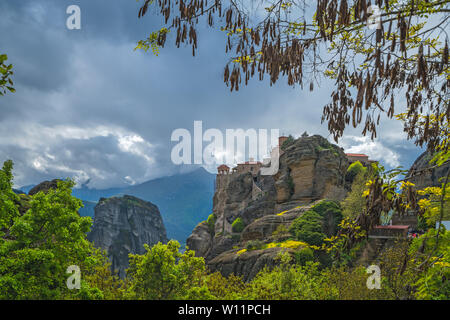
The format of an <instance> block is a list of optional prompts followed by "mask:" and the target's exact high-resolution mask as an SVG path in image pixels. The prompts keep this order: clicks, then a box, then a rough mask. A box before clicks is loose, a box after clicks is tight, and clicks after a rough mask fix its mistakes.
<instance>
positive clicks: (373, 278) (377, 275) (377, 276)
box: [366, 264, 381, 290]
mask: <svg viewBox="0 0 450 320" xmlns="http://www.w3.org/2000/svg"><path fill="white" fill-rule="evenodd" d="M366 273H368V274H370V276H369V277H368V278H367V281H366V285H367V288H368V289H369V290H373V289H381V269H380V267H379V266H377V265H375V264H372V265H370V266H368V267H367V269H366Z"/></svg>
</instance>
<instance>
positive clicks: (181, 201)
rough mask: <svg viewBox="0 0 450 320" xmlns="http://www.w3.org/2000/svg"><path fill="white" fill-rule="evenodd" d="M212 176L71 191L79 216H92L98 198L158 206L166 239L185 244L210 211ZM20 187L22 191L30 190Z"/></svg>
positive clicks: (198, 173) (189, 175) (199, 172)
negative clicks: (128, 198) (80, 205)
mask: <svg viewBox="0 0 450 320" xmlns="http://www.w3.org/2000/svg"><path fill="white" fill-rule="evenodd" d="M214 181H215V175H213V174H210V173H208V172H207V171H206V170H205V169H203V168H199V169H197V170H195V171H192V172H189V173H185V174H177V175H173V176H169V177H162V178H158V179H154V180H150V181H147V182H144V183H142V184H139V185H135V186H130V187H125V188H110V189H90V188H87V187H82V188H78V189H77V188H74V189H73V195H74V196H75V197H77V198H79V199H81V200H83V204H84V208H81V209H80V214H81V215H83V216H90V217H94V207H95V205H96V202H98V201H99V199H100V198H110V197H113V196H120V195H124V194H127V195H131V196H135V197H138V198H140V199H142V200H145V201H150V202H151V203H154V204H155V205H157V206H158V208H159V210H160V211H161V215H162V218H163V221H164V225H165V226H166V230H167V236H168V238H169V239H176V240H178V241H179V242H180V243H185V241H186V238H187V237H188V236H189V235H190V233H191V231H192V229H194V227H195V226H196V225H197V223H198V222H199V221H203V220H205V219H206V218H207V217H208V215H209V214H211V210H212V201H211V199H212V197H213V195H214ZM32 187H33V186H27V187H23V188H22V190H29V189H32Z"/></svg>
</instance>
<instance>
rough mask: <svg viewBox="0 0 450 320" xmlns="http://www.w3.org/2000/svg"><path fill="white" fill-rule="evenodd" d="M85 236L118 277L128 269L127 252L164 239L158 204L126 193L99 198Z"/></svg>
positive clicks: (142, 249)
mask: <svg viewBox="0 0 450 320" xmlns="http://www.w3.org/2000/svg"><path fill="white" fill-rule="evenodd" d="M88 239H89V240H90V241H92V242H93V243H94V245H95V246H96V247H98V248H102V249H105V250H106V251H107V252H108V257H109V259H110V261H111V264H112V269H113V270H118V271H119V276H121V277H123V276H124V275H125V269H126V268H128V254H129V253H133V254H143V253H145V249H144V244H145V243H146V244H148V245H149V246H152V245H154V244H156V243H158V242H162V243H166V242H167V237H166V229H165V227H164V224H163V221H162V218H161V214H160V213H159V210H158V207H157V206H155V205H154V204H152V203H150V202H146V201H143V200H141V199H138V198H136V197H132V196H128V195H125V196H123V197H120V198H118V197H112V198H109V199H105V198H102V199H100V201H99V202H98V204H97V205H96V207H95V217H94V225H93V228H92V230H91V232H90V233H89V234H88Z"/></svg>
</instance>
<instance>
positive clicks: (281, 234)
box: [272, 224, 288, 240]
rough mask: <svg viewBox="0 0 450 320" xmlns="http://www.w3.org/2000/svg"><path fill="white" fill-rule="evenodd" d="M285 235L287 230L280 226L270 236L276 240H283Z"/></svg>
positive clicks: (282, 225)
mask: <svg viewBox="0 0 450 320" xmlns="http://www.w3.org/2000/svg"><path fill="white" fill-rule="evenodd" d="M287 234H288V229H287V228H286V226H285V225H284V224H280V225H279V226H278V227H277V229H276V230H275V231H274V232H272V236H273V237H274V238H275V239H277V240H279V239H281V238H283V237H284V236H286V235H287Z"/></svg>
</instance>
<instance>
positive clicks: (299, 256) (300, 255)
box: [294, 248, 314, 266]
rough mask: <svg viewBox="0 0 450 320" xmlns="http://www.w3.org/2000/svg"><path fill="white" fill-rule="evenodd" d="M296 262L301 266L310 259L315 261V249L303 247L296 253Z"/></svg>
mask: <svg viewBox="0 0 450 320" xmlns="http://www.w3.org/2000/svg"><path fill="white" fill-rule="evenodd" d="M294 259H295V262H296V263H297V264H299V265H301V266H304V265H306V263H307V262H308V261H314V251H313V250H312V249H311V248H302V249H300V250H299V251H296V252H295V253H294Z"/></svg>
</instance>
